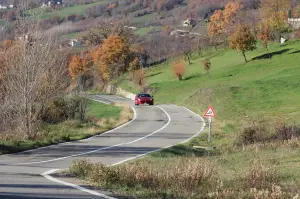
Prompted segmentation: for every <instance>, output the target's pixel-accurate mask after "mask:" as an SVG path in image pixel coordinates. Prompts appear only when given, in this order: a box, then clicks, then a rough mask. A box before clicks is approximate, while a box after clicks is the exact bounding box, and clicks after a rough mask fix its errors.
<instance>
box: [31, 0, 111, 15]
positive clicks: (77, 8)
mask: <svg viewBox="0 0 300 199" xmlns="http://www.w3.org/2000/svg"><path fill="white" fill-rule="evenodd" d="M106 3H108V0H101V1H97V2H95V3H90V4H86V5H74V6H71V7H66V8H63V9H61V10H54V11H52V12H43V9H42V8H35V9H31V10H29V11H28V14H29V15H38V16H39V15H40V14H42V16H41V18H42V19H46V18H49V17H53V16H60V17H61V18H64V17H66V16H68V15H71V14H76V15H78V14H84V12H85V9H86V8H89V7H93V6H96V5H101V4H106Z"/></svg>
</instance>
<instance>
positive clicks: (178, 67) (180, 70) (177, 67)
mask: <svg viewBox="0 0 300 199" xmlns="http://www.w3.org/2000/svg"><path fill="white" fill-rule="evenodd" d="M172 69H173V72H174V74H175V75H176V76H177V78H178V80H179V81H181V80H182V77H183V75H184V72H185V64H184V62H183V61H175V62H173V63H172Z"/></svg>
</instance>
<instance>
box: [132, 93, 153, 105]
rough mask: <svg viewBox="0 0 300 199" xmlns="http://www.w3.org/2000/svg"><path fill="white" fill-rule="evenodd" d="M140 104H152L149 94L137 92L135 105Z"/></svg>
mask: <svg viewBox="0 0 300 199" xmlns="http://www.w3.org/2000/svg"><path fill="white" fill-rule="evenodd" d="M140 104H149V105H153V104H154V99H153V97H152V96H151V95H149V94H137V95H136V96H135V105H140Z"/></svg>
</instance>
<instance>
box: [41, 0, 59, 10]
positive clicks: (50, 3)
mask: <svg viewBox="0 0 300 199" xmlns="http://www.w3.org/2000/svg"><path fill="white" fill-rule="evenodd" d="M41 3H42V6H41V7H42V8H47V7H55V6H61V5H63V0H42V1H41Z"/></svg>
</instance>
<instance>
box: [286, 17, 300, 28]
mask: <svg viewBox="0 0 300 199" xmlns="http://www.w3.org/2000/svg"><path fill="white" fill-rule="evenodd" d="M288 23H289V24H290V25H291V26H292V27H293V28H295V29H297V28H300V18H288Z"/></svg>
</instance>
